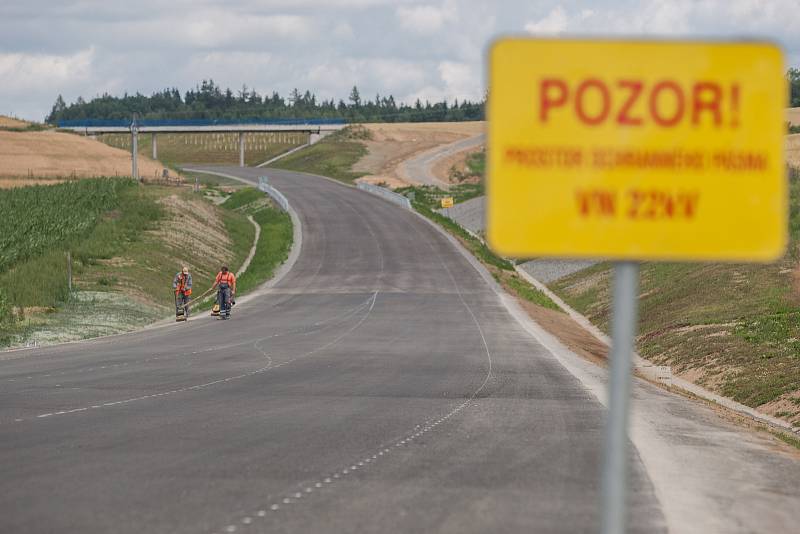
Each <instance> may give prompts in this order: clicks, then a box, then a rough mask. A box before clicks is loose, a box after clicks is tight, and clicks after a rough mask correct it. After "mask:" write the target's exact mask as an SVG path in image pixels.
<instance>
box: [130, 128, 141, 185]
mask: <svg viewBox="0 0 800 534" xmlns="http://www.w3.org/2000/svg"><path fill="white" fill-rule="evenodd" d="M131 161H132V168H131V174H132V175H133V179H134V180H138V179H139V133H138V132H137V131H136V129H134V130H132V131H131Z"/></svg>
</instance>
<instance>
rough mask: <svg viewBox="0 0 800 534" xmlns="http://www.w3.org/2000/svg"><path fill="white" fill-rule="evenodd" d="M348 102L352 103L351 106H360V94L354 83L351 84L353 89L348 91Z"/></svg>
mask: <svg viewBox="0 0 800 534" xmlns="http://www.w3.org/2000/svg"><path fill="white" fill-rule="evenodd" d="M350 102H352V103H353V107H359V106H361V95H360V94H359V93H358V87H356V86H355V85H354V86H353V90H352V91H350Z"/></svg>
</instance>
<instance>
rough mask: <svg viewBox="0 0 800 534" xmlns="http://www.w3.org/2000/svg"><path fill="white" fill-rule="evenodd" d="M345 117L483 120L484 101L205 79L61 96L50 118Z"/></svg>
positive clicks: (49, 120)
mask: <svg viewBox="0 0 800 534" xmlns="http://www.w3.org/2000/svg"><path fill="white" fill-rule="evenodd" d="M134 113H137V114H138V116H139V117H140V118H141V119H228V120H230V119H292V118H310V119H345V120H347V121H350V122H423V121H434V122H442V121H472V120H483V118H484V102H483V101H481V102H470V101H468V100H462V101H461V102H459V101H458V100H456V101H454V102H453V103H448V102H447V101H441V102H435V103H431V102H428V101H426V102H424V103H423V102H422V101H420V100H419V99H417V101H416V102H414V104H411V105H409V104H406V103H398V102H397V101H396V100H395V98H394V97H393V96H392V95H388V96H381V95H380V94H376V95H375V97H374V99H369V98H364V97H362V96H361V93H360V92H359V90H358V87H356V86H354V87H353V89H352V90H351V91H350V96H349V97H348V99H347V101H345V100H342V99H339V100H338V102H337V101H335V100H334V99H333V98H331V99H330V100H325V99H322V100H319V99H317V97H316V95H315V94H314V93H312V92H311V91H305V92H300V91H299V90H298V89H294V90H293V91H292V92H291V93H290V94H289V96H288V97H286V98H284V97H283V96H281V95H280V94H278V93H277V92H273V93H272V94H270V95H266V94H265V95H260V94H259V93H258V92H257V91H256V90H255V89H248V87H247V86H243V87H242V88H241V89H240V90H239V91H237V92H235V93H234V91H232V90H231V89H230V88H227V89H224V90H223V89H222V88H221V87H220V86H219V85H217V84H216V83H215V82H214V80H203V81H202V83H200V84H199V85H197V87H195V88H194V89H190V90H188V91H186V92H185V93H184V94H183V95H181V93H180V91H179V90H178V89H176V88H170V89H164V90H162V91H156V92H154V93H153V94H152V95H150V96H146V95H142V94H140V93H136V94H134V95H129V94H127V93H126V94H125V95H123V96H121V97H120V96H112V95H109V94H103V95H102V96H98V97H95V98H93V99H91V100H89V101H88V102H87V101H86V100H84V99H83V98H82V97H78V99H77V100H76V101H75V102H73V103H71V104H67V103H66V102H64V99H63V98H62V96H61V95H58V98H56V102H55V104H53V108H52V110H51V111H50V114H49V115H48V116H47V118H46V119H45V121H46V122H47V123H50V124H55V123H57V122H58V121H61V120H80V119H110V120H125V119H130V118H131V117H132V116H133V114H134Z"/></svg>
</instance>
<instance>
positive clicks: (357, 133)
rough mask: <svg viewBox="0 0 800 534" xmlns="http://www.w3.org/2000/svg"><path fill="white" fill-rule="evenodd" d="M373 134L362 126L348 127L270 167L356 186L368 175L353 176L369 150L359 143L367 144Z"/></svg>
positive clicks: (357, 174) (356, 173) (357, 173)
mask: <svg viewBox="0 0 800 534" xmlns="http://www.w3.org/2000/svg"><path fill="white" fill-rule="evenodd" d="M369 138H370V132H369V130H367V129H366V128H364V127H363V126H348V127H347V128H343V129H342V130H339V131H337V132H335V133H333V134H331V135H329V136H327V137H325V138H324V139H322V140H321V141H319V142H317V143H315V144H313V145H311V146H309V147H308V148H305V149H303V150H298V151H297V152H295V153H294V154H290V155H288V156H286V157H285V158H281V159H279V160H278V161H276V162H274V163H273V164H271V165H270V167H272V168H275V169H285V170H289V171H300V172H308V173H311V174H319V175H320V176H327V177H329V178H333V179H335V180H340V181H342V182H345V183H348V184H349V183H353V181H354V180H356V179H357V178H361V177H362V176H364V175H365V173H359V172H354V171H353V170H352V167H353V165H355V163H356V162H357V161H358V160H360V159H361V158H362V157H363V156H364V155H365V154H366V153H367V149H366V147H365V146H364V144H363V143H360V142H359V141H364V140H368V139H369Z"/></svg>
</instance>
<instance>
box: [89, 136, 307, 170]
mask: <svg viewBox="0 0 800 534" xmlns="http://www.w3.org/2000/svg"><path fill="white" fill-rule="evenodd" d="M98 139H99V140H100V141H102V142H104V143H106V144H108V145H110V146H113V147H116V148H121V149H124V150H130V149H131V136H130V135H129V134H105V135H100V136H98ZM244 139H245V148H244V158H245V164H247V165H258V164H259V163H263V162H264V161H267V160H268V159H270V158H272V157H274V156H277V155H278V154H282V153H283V152H286V151H287V150H290V149H292V148H294V147H296V146H299V145H303V144H306V143H307V142H308V134H305V133H300V132H286V133H277V132H275V133H273V132H265V133H246V134H245V136H244ZM157 143H158V147H157V148H158V159H159V160H161V161H162V162H164V163H165V164H166V165H168V166H170V167H173V168H174V167H176V166H178V165H180V164H184V163H213V164H221V165H224V164H230V165H238V163H239V134H237V133H202V134H194V133H192V134H171V133H170V134H158V136H157ZM152 150H153V149H152V135H151V134H139V153H141V154H143V155H145V156H150V155H152Z"/></svg>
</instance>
